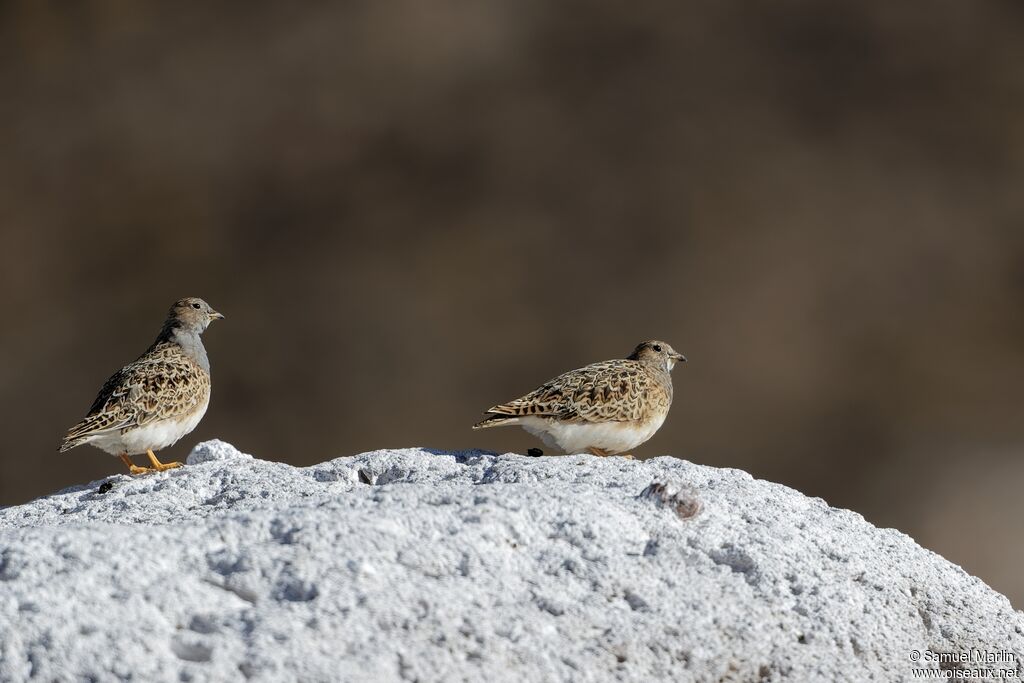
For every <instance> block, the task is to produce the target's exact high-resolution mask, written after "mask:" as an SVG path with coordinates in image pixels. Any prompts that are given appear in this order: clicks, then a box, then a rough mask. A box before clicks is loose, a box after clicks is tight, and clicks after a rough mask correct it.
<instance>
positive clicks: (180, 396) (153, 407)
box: [59, 297, 224, 474]
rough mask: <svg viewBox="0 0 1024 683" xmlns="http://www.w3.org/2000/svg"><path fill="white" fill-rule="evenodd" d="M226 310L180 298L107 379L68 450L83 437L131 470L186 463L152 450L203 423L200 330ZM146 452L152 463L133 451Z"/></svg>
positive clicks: (205, 367)
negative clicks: (152, 337) (144, 345)
mask: <svg viewBox="0 0 1024 683" xmlns="http://www.w3.org/2000/svg"><path fill="white" fill-rule="evenodd" d="M223 317H224V316H223V315H221V314H220V313H218V312H217V311H215V310H213V309H212V308H210V305H209V304H208V303H206V302H205V301H203V300H202V299H196V298H192V297H190V298H187V299H181V300H180V301H177V302H175V304H174V305H173V306H171V310H170V312H169V313H168V314H167V320H166V321H165V322H164V326H163V328H162V329H161V330H160V334H159V335H158V336H157V338H156V341H155V342H153V345H152V346H150V347H149V350H147V351H146V352H145V353H144V354H142V355H141V356H140V357H139V358H138V360H135V361H133V362H131V363H129V364H128V365H126V366H124V367H123V368H121V369H120V370H118V371H117V372H116V373H114V375H113V376H112V377H111V378H110V379H108V380H107V382H106V384H104V385H103V388H102V389H100V393H99V395H98V396H97V397H96V400H95V401H93V404H92V408H90V409H89V414H88V415H86V417H85V418H84V419H83V420H82V421H81V422H79V423H78V424H76V425H75V426H74V427H72V428H71V429H69V430H68V433H67V436H65V437H64V441H63V442H62V443H61V445H60V448H59V450H60V452H61V453H63V452H64V451H67V450H69V449H72V448H74V447H75V446H80V445H82V444H84V443H87V444H91V445H93V446H95V447H96V448H99V449H101V450H104V451H106V452H107V453H110V454H111V455H116V456H118V457H120V458H121V461H122V462H124V464H125V465H127V466H128V471H129V472H130V473H131V474H143V473H145V472H154V471H157V472H159V471H163V470H167V469H171V468H173V467H181V463H180V462H169V463H162V462H160V461H159V460H157V458H156V455H155V454H154V453H153V451H158V450H160V449H161V448H167V447H168V446H171V445H173V444H174V443H176V442H177V441H178V440H179V439H180V438H181V437H183V436H185V435H186V434H188V433H189V432H191V431H192V430H193V429H195V428H196V425H198V424H199V421H200V420H202V419H203V415H205V414H206V408H207V406H209V404H210V360H209V358H207V356H206V348H205V347H204V346H203V341H202V339H201V338H200V335H201V334H202V333H203V332H204V331H205V330H206V328H207V326H209V324H210V323H211V322H213V321H214V320H219V319H222V318H223ZM143 453H145V454H146V455H147V456H149V462H150V464H151V465H152V467H138V466H136V465H135V463H133V462H132V460H131V456H133V455H141V454H143Z"/></svg>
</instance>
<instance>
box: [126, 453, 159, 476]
mask: <svg viewBox="0 0 1024 683" xmlns="http://www.w3.org/2000/svg"><path fill="white" fill-rule="evenodd" d="M121 462H123V463H124V464H125V465H127V466H128V474H146V473H147V472H152V471H153V470H151V469H149V468H148V467H139V466H138V465H136V464H135V463H133V462H132V459H131V458H129V457H128V455H127V454H122V455H121Z"/></svg>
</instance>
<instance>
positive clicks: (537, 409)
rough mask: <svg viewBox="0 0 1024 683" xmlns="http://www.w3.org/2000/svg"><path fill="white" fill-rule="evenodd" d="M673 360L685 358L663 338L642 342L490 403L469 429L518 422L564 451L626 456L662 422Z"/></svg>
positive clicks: (668, 399) (669, 400)
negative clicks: (616, 357) (614, 356)
mask: <svg viewBox="0 0 1024 683" xmlns="http://www.w3.org/2000/svg"><path fill="white" fill-rule="evenodd" d="M677 362H686V357H685V356H683V354H681V353H677V352H676V351H675V349H673V348H672V347H671V346H669V345H668V344H666V343H665V342H663V341H645V342H642V343H640V344H639V345H638V346H637V347H636V349H634V350H633V353H631V354H630V355H629V357H628V358H625V359H622V360H608V361H604V362H602V363H593V364H592V365H588V366H586V367H583V368H579V369H578V370H572V371H570V372H567V373H565V374H563V375H559V376H558V377H556V378H554V379H553V380H550V381H548V382H545V383H544V384H543V385H542V386H540V387H539V388H537V389H536V390H534V391H532V392H530V393H529V394H527V395H526V396H523V397H521V398H517V399H515V400H514V401H509V402H508V403H502V404H500V405H496V406H494V407H493V408H491V409H490V410H488V411H486V412H485V413H484V414H485V415H487V417H486V418H485V419H484V420H482V421H481V422H478V423H477V424H476V425H474V427H473V428H474V429H483V428H485V427H498V426H502V425H519V426H521V427H522V428H523V429H525V430H526V431H528V432H530V433H531V434H533V435H534V436H536V437H539V438H540V439H541V440H542V441H543V442H544V443H545V444H546V445H547V446H549V447H551V448H557V449H560V450H561V451H563V452H565V453H582V452H588V453H592V454H594V455H601V456H604V455H620V454H628V452H629V451H630V450H632V449H633V448H636V447H637V446H639V445H640V444H642V443H644V442H645V441H647V440H648V439H650V438H651V437H652V436H654V433H655V432H657V431H658V428H659V427H661V425H662V423H663V422H664V421H665V417H666V416H667V415H668V409H669V407H670V406H671V405H672V375H671V374H670V373H671V372H672V368H673V367H675V364H676V363H677ZM627 457H629V456H627Z"/></svg>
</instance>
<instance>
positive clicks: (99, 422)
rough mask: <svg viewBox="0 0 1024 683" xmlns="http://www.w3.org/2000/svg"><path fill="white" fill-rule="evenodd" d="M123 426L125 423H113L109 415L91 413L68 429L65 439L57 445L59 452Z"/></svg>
mask: <svg viewBox="0 0 1024 683" xmlns="http://www.w3.org/2000/svg"><path fill="white" fill-rule="evenodd" d="M123 426H124V424H111V421H110V420H109V419H108V417H107V416H106V415H103V414H102V413H97V414H94V415H90V416H88V417H86V418H85V419H84V420H82V421H81V422H79V423H78V424H76V425H75V426H74V427H72V428H71V429H69V430H68V433H67V434H66V435H65V436H64V440H63V441H61V443H60V446H58V447H57V452H58V453H63V452H65V451H70V450H71V449H72V448H74V447H75V446H81V445H82V444H83V443H88V442H89V441H90V440H91V439H92V437H94V436H97V435H101V434H105V433H108V432H112V431H116V430H118V429H121V428H122V427H123Z"/></svg>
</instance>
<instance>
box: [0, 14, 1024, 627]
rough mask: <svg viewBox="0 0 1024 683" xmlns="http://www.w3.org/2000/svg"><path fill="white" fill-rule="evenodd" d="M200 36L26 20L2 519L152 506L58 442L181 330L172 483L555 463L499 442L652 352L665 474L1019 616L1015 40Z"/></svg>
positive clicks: (17, 115) (3, 337)
mask: <svg viewBox="0 0 1024 683" xmlns="http://www.w3.org/2000/svg"><path fill="white" fill-rule="evenodd" d="M208 4H209V5H211V6H207V7H205V8H200V7H189V9H188V10H187V11H183V10H181V9H180V8H174V4H173V3H168V4H167V5H161V4H157V3H151V2H139V1H132V2H128V1H123V2H115V1H107V2H94V3H51V2H38V1H36V0H24V1H23V2H9V3H5V4H3V5H2V6H0V7H2V9H0V55H2V58H0V230H2V251H0V278H2V283H3V292H4V297H3V299H4V301H3V312H4V315H3V327H2V331H0V351H2V354H3V358H4V361H3V362H2V364H0V378H2V383H0V391H2V399H0V400H2V407H3V411H2V418H0V419H2V421H3V424H2V428H3V431H4V434H5V445H4V449H3V452H4V455H3V457H2V459H0V476H2V479H0V504H13V503H19V502H23V501H26V500H28V499H30V498H32V497H33V496H39V495H43V494H46V493H49V492H53V491H56V490H58V489H60V488H62V487H65V486H68V485H71V484H75V483H80V482H85V481H89V480H90V479H97V478H101V477H104V476H106V475H108V474H111V473H119V472H121V470H122V469H123V468H122V465H121V464H120V463H119V462H118V461H116V460H115V459H113V458H111V457H110V456H108V455H105V454H104V453H102V452H100V451H97V450H94V449H91V448H88V447H83V448H80V449H78V450H75V451H73V452H71V453H69V454H67V455H64V456H58V455H57V453H56V446H57V444H58V441H59V439H60V437H61V436H62V434H63V432H64V430H65V429H66V428H67V427H68V426H70V425H71V424H73V423H74V422H76V421H77V420H78V419H79V418H80V417H82V415H83V414H84V412H85V410H86V409H87V408H88V406H89V404H90V403H91V401H92V399H93V396H94V395H95V393H96V391H97V390H98V389H99V387H100V385H101V384H102V382H103V380H104V379H105V378H106V377H107V376H108V375H109V374H110V373H111V372H113V371H114V370H116V369H117V368H118V367H120V366H121V365H122V364H124V363H125V362H127V361H129V360H131V359H133V358H135V357H136V356H137V355H138V354H140V353H141V352H142V351H143V350H144V349H145V348H146V346H147V345H148V344H149V343H150V342H151V341H152V338H153V337H154V336H155V334H156V332H157V330H158V328H159V326H160V323H161V321H162V319H163V316H164V314H165V312H166V309H167V307H168V306H169V305H170V303H171V302H172V301H173V300H174V299H176V298H178V297H181V296H187V295H195V296H202V297H205V298H206V299H208V300H209V301H210V302H211V304H212V305H213V306H214V307H216V308H217V309H219V310H221V311H223V312H224V313H225V314H226V315H227V321H225V322H224V323H220V324H217V325H215V326H214V327H213V328H211V330H210V331H209V332H208V334H207V336H206V344H207V348H208V349H209V351H210V355H211V358H212V362H213V368H214V394H213V401H212V404H211V408H210V411H209V413H208V414H207V417H206V419H205V421H204V422H203V423H202V425H201V426H200V427H199V429H198V430H196V432H194V433H193V434H192V435H190V436H189V437H187V438H186V439H185V440H183V441H182V442H181V443H180V444H179V445H178V446H176V447H175V448H174V449H171V450H170V451H168V452H166V453H165V455H166V456H168V459H171V458H177V459H180V458H183V457H184V456H185V455H186V454H187V453H188V450H189V449H190V448H191V447H192V446H193V445H195V444H196V443H197V442H199V441H201V440H204V439H209V438H213V437H219V438H222V439H226V440H228V441H230V442H232V443H234V444H235V445H236V446H238V447H239V448H241V449H243V450H245V451H247V452H250V453H253V454H256V455H257V456H259V457H263V458H267V459H277V460H283V461H287V462H290V463H294V464H298V465H306V464H311V463H315V462H319V461H322V460H326V459H329V458H333V457H336V456H340V455H349V454H355V453H359V452H362V451H366V450H370V449H374V448H383V447H392V446H414V445H424V446H431V447H436V448H449V449H458V448H467V447H482V448H488V449H494V450H499V451H505V450H515V451H519V452H524V451H525V450H526V449H527V448H529V447H532V446H536V445H539V444H538V443H536V442H535V441H533V440H532V439H531V438H530V437H529V436H528V435H527V434H526V433H524V432H522V431H520V430H518V429H508V430H492V431H488V432H472V431H470V429H469V427H470V425H472V424H473V422H475V421H476V420H477V419H478V415H479V413H480V411H482V410H483V409H484V408H486V407H488V406H490V405H492V404H494V403H496V402H498V401H501V400H504V399H509V398H512V397H514V396H517V395H519V394H521V393H524V392H525V391H527V390H529V389H532V388H533V387H534V386H535V385H536V384H538V383H539V382H541V381H543V380H545V379H547V378H549V377H551V376H553V375H555V374H557V373H559V372H561V371H564V370H567V369H570V368H572V367H577V366H579V365H582V364H585V363H587V362H591V361H595V360H601V359H605V358H610V357H616V356H623V355H625V354H627V353H628V352H629V351H630V350H631V349H632V347H633V345H634V344H635V343H636V342H637V341H639V340H641V339H645V338H650V337H658V338H662V339H666V340H668V341H669V342H671V343H672V344H673V345H674V346H676V348H678V349H680V350H682V351H683V352H684V353H686V354H687V355H688V356H689V358H690V363H689V364H687V365H686V366H684V367H681V368H678V369H677V370H676V372H675V379H676V388H677V393H676V396H677V398H676V404H675V407H674V408H673V411H672V414H671V416H670V417H669V420H668V422H667V423H666V425H665V427H664V428H663V429H662V430H661V432H660V433H659V434H658V435H657V436H656V437H655V438H654V439H653V440H652V441H651V442H649V443H648V444H647V445H645V446H644V447H642V448H641V449H640V450H639V451H638V454H640V455H643V456H655V455H662V454H672V455H676V456H679V457H683V458H686V459H689V460H692V461H695V462H700V463H706V464H710V465H716V466H728V467H739V468H743V469H746V470H748V471H750V472H752V473H753V474H754V475H755V476H758V477H764V478H767V479H772V480H775V481H780V482H784V483H786V484H789V485H791V486H793V487H795V488H798V489H800V490H801V491H804V492H806V493H808V494H810V495H815V496H822V497H824V498H825V499H826V500H828V501H829V502H830V503H832V504H834V505H837V506H843V507H849V508H852V509H854V510H857V511H859V512H861V513H863V514H864V515H865V517H867V518H868V519H869V520H870V521H871V522H873V523H875V524H877V525H880V526H893V527H896V528H898V529H901V530H902V531H905V532H907V533H909V534H911V535H912V536H913V537H914V538H915V539H917V540H918V541H919V542H920V543H921V544H922V545H924V546H926V547H928V548H931V549H933V550H935V551H937V552H939V553H941V554H943V555H945V556H946V557H948V558H949V559H951V560H952V561H954V562H957V563H959V564H962V565H963V566H964V567H965V568H966V569H967V570H968V571H970V572H972V573H975V574H977V575H979V576H981V577H982V578H983V579H984V580H985V581H987V582H988V583H990V584H991V585H992V586H994V587H995V588H997V589H998V590H1001V591H1003V592H1004V593H1006V594H1008V595H1009V596H1010V597H1011V599H1012V600H1013V601H1014V602H1015V604H1016V605H1017V606H1018V607H1019V606H1021V605H1022V604H1024V575H1022V574H1021V572H1020V570H1019V568H1020V566H1021V564H1022V563H1024V543H1022V542H1021V540H1022V539H1021V536H1022V532H1024V519H1022V513H1021V506H1020V503H1019V501H1018V497H1019V495H1020V493H1021V491H1022V484H1024V458H1022V451H1024V424H1022V419H1021V418H1022V415H1024V191H1022V190H1024V187H1022V182H1024V4H1022V3H1020V2H1017V1H1015V0H1006V1H1004V2H988V1H983V0H975V1H974V2H963V0H932V1H931V2H928V3H891V2H883V1H877V2H869V1H866V0H857V1H856V2H836V3H821V2H814V1H812V0H790V1H779V0H770V1H769V0H764V1H762V2H745V3H722V2H717V1H712V0H707V1H704V2H678V1H668V0H666V1H665V2H648V3H640V4H637V3H619V4H615V3H598V2H589V3H584V2H560V3H554V2H541V1H539V0H533V1H523V2H504V3H498V2H488V1H487V0H473V1H470V0H438V1H436V2H431V3H422V2H417V1H416V0H404V1H399V2H390V3H384V2H372V1H369V0H366V1H362V2H347V3H326V2H319V3H271V2H257V1H252V0H250V2H245V3H222V4H218V5H217V6H216V7H213V6H212V5H213V3H208ZM172 8H173V9H172Z"/></svg>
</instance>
